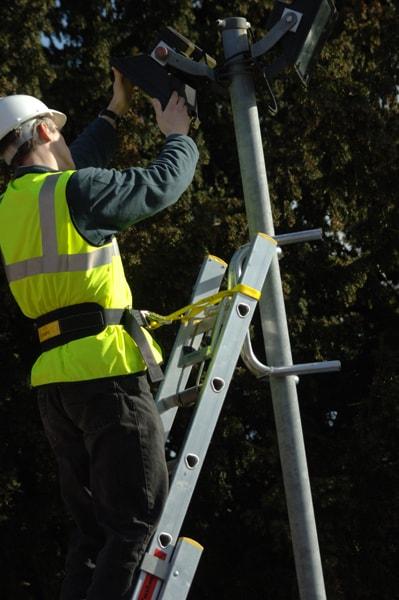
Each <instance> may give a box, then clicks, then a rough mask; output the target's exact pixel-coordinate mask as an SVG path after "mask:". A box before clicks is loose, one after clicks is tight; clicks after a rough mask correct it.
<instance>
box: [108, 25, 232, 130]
mask: <svg viewBox="0 0 399 600" xmlns="http://www.w3.org/2000/svg"><path fill="white" fill-rule="evenodd" d="M111 64H112V66H114V67H116V68H117V69H118V70H119V71H120V72H121V73H123V74H124V75H125V76H126V77H127V79H128V80H129V81H131V83H133V85H136V86H138V87H140V88H141V89H142V90H143V91H144V92H146V93H147V94H149V95H150V96H152V97H155V98H158V99H159V101H160V102H161V105H162V108H163V109H165V106H166V105H167V103H168V101H169V98H170V96H171V94H172V92H173V91H177V92H178V94H179V95H180V96H182V97H183V98H184V99H185V101H186V104H187V107H188V111H189V114H190V115H191V117H192V118H193V121H194V125H197V126H198V124H199V118H198V99H197V91H198V90H201V91H202V90H204V88H206V87H209V85H210V86H211V88H212V90H213V91H216V92H218V93H225V94H226V93H227V92H226V90H225V88H224V87H223V86H222V85H220V84H219V83H218V81H217V76H216V68H215V67H216V61H215V60H214V59H213V58H212V57H211V56H209V55H208V54H207V53H206V52H204V50H202V49H201V48H200V47H199V46H196V45H195V44H194V43H193V42H191V41H190V40H189V39H188V38H186V37H184V36H183V35H181V34H180V33H178V32H177V31H176V30H175V29H173V28H172V27H165V28H163V29H162V30H161V31H160V33H159V34H158V35H157V39H156V42H155V44H154V45H153V46H152V48H151V49H150V51H149V53H148V54H140V55H138V56H124V57H113V58H112V59H111Z"/></svg>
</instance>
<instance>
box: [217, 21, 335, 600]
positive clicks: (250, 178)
mask: <svg viewBox="0 0 399 600" xmlns="http://www.w3.org/2000/svg"><path fill="white" fill-rule="evenodd" d="M219 25H220V27H221V29H222V35H223V46H224V53H225V58H226V61H228V62H227V64H228V65H229V72H230V79H231V86H230V96H231V104H232V108H233V116H234V127H235V133H236V140H237V148H238V155H239V161H240V169H241V177H242V183H243V190H244V199H245V207H246V212H247V218H248V224H249V232H250V236H251V237H253V236H254V235H255V234H256V233H257V232H258V231H262V232H265V233H268V234H269V235H274V226H273V217H272V209H271V203H270V197H269V189H268V184H267V175H266V167H265V161H264V155H263V146H262V138H261V132H260V125H259V117H258V109H257V105H256V97H255V87H254V81H253V75H252V71H251V67H249V66H248V64H247V63H246V61H245V55H246V56H248V50H249V41H248V28H249V23H247V20H246V19H245V18H241V17H231V18H227V19H224V20H222V21H220V22H219ZM265 285H266V288H265V289H267V293H265V294H264V295H263V296H262V298H261V301H260V311H261V320H262V330H263V336H264V340H265V350H266V356H267V362H268V364H270V365H271V366H282V365H292V355H291V347H290V340H289V334H288V325H287V318H286V313H285V306H284V296H283V291H282V285H281V277H280V269H279V264H278V260H277V257H276V258H275V259H274V260H273V263H272V266H271V268H270V269H269V275H268V277H267V280H266V284H265ZM295 380H296V378H295V376H289V377H281V378H278V377H271V378H270V387H271V393H272V399H273V408H274V414H275V420H276V429H277V435H278V443H279V451H280V459H281V465H282V471H283V478H284V486H285V493H286V499H287V506H288V515H289V522H290V527H291V534H292V543H293V549H294V557H295V566H296V573H297V579H298V586H299V593H300V597H301V599H302V600H316V599H317V600H323V599H325V598H326V592H325V587H324V579H323V571H322V566H321V559H320V551H319V544H318V539H317V531H316V524H315V518H314V511H313V502H312V495H311V490H310V482H309V474H308V467H307V462H306V453H305V446H304V441H303V434H302V426H301V418H300V412H299V405H298V396H297V390H296V383H295Z"/></svg>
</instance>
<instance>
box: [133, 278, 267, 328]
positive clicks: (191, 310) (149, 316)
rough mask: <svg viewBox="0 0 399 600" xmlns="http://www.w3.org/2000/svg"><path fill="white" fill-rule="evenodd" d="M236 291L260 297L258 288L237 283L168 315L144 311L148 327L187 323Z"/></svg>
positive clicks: (252, 296)
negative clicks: (176, 322) (180, 322)
mask: <svg viewBox="0 0 399 600" xmlns="http://www.w3.org/2000/svg"><path fill="white" fill-rule="evenodd" d="M237 293H240V294H244V295H245V296H249V297H250V298H254V299H255V300H259V298H260V297H261V291H260V290H256V289H255V288H253V287H251V286H249V285H244V284H242V283H239V284H237V285H236V286H234V287H233V288H231V289H230V290H223V291H222V292H217V294H212V295H211V296H206V298H202V300H198V301H197V302H194V303H193V304H188V305H187V306H183V308H179V309H178V310H176V311H175V312H173V313H171V314H170V315H158V314H157V313H154V312H145V317H146V320H147V322H148V327H149V329H157V328H158V327H162V325H170V323H173V321H182V322H183V323H187V322H188V321H190V320H191V319H193V318H194V317H196V316H197V315H198V314H199V313H200V312H202V311H203V310H204V309H205V308H206V307H207V306H214V305H215V304H218V303H219V302H220V301H221V300H223V298H227V297H229V296H233V295H234V294H237Z"/></svg>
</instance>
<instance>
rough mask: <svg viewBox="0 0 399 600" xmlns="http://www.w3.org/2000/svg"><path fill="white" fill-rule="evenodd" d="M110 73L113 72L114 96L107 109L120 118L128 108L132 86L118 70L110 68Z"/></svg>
mask: <svg viewBox="0 0 399 600" xmlns="http://www.w3.org/2000/svg"><path fill="white" fill-rule="evenodd" d="M112 71H113V72H114V95H113V96H112V100H111V102H110V103H109V105H108V106H107V108H108V110H112V112H114V113H116V114H117V115H118V116H119V117H122V116H123V115H124V114H125V113H127V111H128V110H129V108H130V101H131V98H132V92H133V85H132V84H131V83H130V81H128V79H126V77H124V76H123V75H122V73H121V72H120V71H118V69H115V67H112Z"/></svg>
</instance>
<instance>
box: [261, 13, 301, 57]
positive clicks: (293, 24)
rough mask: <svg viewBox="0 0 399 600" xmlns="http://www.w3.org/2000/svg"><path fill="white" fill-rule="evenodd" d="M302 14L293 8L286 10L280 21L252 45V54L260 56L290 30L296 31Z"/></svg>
mask: <svg viewBox="0 0 399 600" xmlns="http://www.w3.org/2000/svg"><path fill="white" fill-rule="evenodd" d="M301 18H302V14H301V13H298V12H296V11H293V10H286V11H285V12H284V14H283V16H282V17H281V19H280V20H279V21H277V23H276V24H275V25H274V26H273V27H272V29H271V30H270V31H268V33H267V34H266V35H265V36H264V37H263V38H262V39H261V40H259V42H255V44H252V46H251V56H252V57H253V58H259V57H260V56H263V55H264V54H266V52H268V51H269V50H271V49H272V48H273V46H275V45H276V44H277V43H278V42H279V41H280V40H281V38H282V37H283V36H284V35H285V34H286V33H287V32H288V31H296V30H297V29H298V25H299V23H300V20H301Z"/></svg>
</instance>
